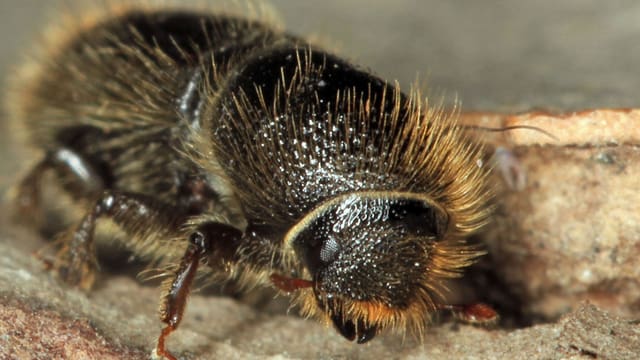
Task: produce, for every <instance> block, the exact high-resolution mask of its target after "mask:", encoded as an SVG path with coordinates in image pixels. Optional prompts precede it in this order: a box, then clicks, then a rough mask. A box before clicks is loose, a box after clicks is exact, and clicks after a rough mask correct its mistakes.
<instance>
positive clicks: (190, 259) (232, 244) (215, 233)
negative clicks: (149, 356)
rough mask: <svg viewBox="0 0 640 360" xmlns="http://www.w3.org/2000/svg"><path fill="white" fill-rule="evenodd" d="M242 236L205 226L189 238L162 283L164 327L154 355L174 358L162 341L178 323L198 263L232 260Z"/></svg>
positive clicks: (220, 227) (228, 228)
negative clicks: (166, 278) (167, 276)
mask: <svg viewBox="0 0 640 360" xmlns="http://www.w3.org/2000/svg"><path fill="white" fill-rule="evenodd" d="M241 237H242V233H241V232H240V231H239V230H237V229H235V228H233V227H231V226H228V225H224V224H220V223H205V224H203V225H200V226H199V227H198V229H197V230H196V231H195V232H193V233H192V234H191V236H190V237H189V245H188V246H187V250H186V251H185V253H184V255H183V257H182V260H181V261H180V264H179V266H178V268H177V270H176V272H175V274H174V276H173V277H172V278H169V279H168V281H167V282H166V283H165V286H164V288H165V289H166V290H165V291H166V293H165V294H164V295H163V299H162V303H161V305H160V319H161V320H162V322H164V323H165V324H166V326H165V327H164V329H162V332H161V333H160V336H159V337H158V344H157V346H156V354H157V355H159V356H163V357H165V358H167V359H170V360H175V359H176V358H175V357H174V356H173V355H171V353H169V352H168V351H167V350H166V348H165V340H166V338H167V337H168V336H169V334H171V333H172V332H173V331H174V330H175V329H176V328H177V327H178V325H179V324H180V321H181V320H182V315H183V314H184V310H185V307H186V303H187V297H188V295H189V291H190V290H191V285H192V284H193V281H194V279H195V276H196V273H197V271H198V267H199V265H200V263H203V264H207V265H211V266H213V267H217V266H220V265H223V266H224V263H226V262H231V261H234V257H235V254H236V250H237V246H238V243H239V240H240V238H241Z"/></svg>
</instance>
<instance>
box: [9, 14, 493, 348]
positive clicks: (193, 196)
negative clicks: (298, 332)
mask: <svg viewBox="0 0 640 360" xmlns="http://www.w3.org/2000/svg"><path fill="white" fill-rule="evenodd" d="M48 55H49V57H48V58H47V59H46V60H45V59H39V61H38V62H36V63H33V64H31V65H30V66H25V67H24V68H23V71H22V73H21V74H20V75H18V76H17V77H16V81H14V86H13V88H14V89H13V90H14V91H13V92H12V94H14V95H12V96H10V97H9V98H8V99H9V105H10V108H11V117H12V119H11V121H12V122H13V123H14V124H15V125H18V126H23V127H24V128H25V132H26V134H27V135H28V137H29V140H30V141H31V142H32V143H33V144H35V145H36V147H37V148H39V149H40V150H41V151H42V152H43V154H44V155H43V160H42V161H41V162H40V163H39V164H38V165H36V167H35V168H34V169H33V170H32V172H31V173H30V174H29V175H27V176H26V177H25V179H24V180H23V182H22V183H21V184H20V186H19V190H18V199H19V200H20V204H22V207H23V210H25V209H26V210H32V209H34V208H37V207H38V206H40V201H39V198H40V195H39V188H40V187H42V186H47V184H42V183H41V182H40V181H39V179H40V178H41V175H42V174H43V173H44V172H49V171H50V172H52V173H53V174H54V178H55V179H56V184H58V186H60V187H62V188H63V189H64V191H66V193H68V194H70V195H71V196H72V197H73V198H74V199H75V200H76V202H78V203H81V204H84V206H87V210H86V213H85V214H84V216H83V217H82V218H81V219H79V222H78V225H77V226H76V227H75V228H73V230H72V231H71V232H70V233H69V234H70V235H67V236H66V238H64V241H63V243H64V245H63V246H62V248H61V250H60V252H59V253H58V256H57V260H56V261H55V268H56V270H57V272H58V273H59V274H60V275H61V276H62V277H63V279H64V280H66V281H67V282H69V283H72V284H76V285H80V286H85V287H89V286H90V285H91V282H92V280H93V277H92V274H93V271H94V268H95V254H94V253H93V252H94V251H95V250H93V248H94V247H93V232H94V231H95V226H96V221H97V219H99V218H102V217H105V218H109V219H111V220H112V221H113V222H114V223H115V224H116V225H117V226H119V227H120V228H121V229H122V230H123V231H124V233H125V236H124V238H123V239H122V240H121V241H122V242H124V243H125V244H126V245H127V246H128V247H129V248H130V249H131V250H132V251H134V252H135V253H136V254H138V255H140V256H141V257H145V258H148V259H149V260H152V261H154V262H159V263H160V264H161V266H163V268H164V269H166V273H167V276H168V279H167V281H166V282H165V284H166V286H165V288H164V294H163V300H162V306H161V317H162V320H163V321H164V322H165V323H166V325H167V327H166V328H165V330H164V331H163V333H162V335H161V337H160V339H159V344H158V349H157V351H158V353H159V354H161V355H165V356H167V357H171V355H170V354H169V353H168V352H166V351H165V350H164V338H165V337H166V336H167V335H168V334H169V333H170V332H171V331H173V330H174V329H175V328H176V327H177V326H178V324H179V322H180V319H181V316H182V312H183V310H184V306H185V303H186V297H187V294H188V292H189V288H190V287H191V284H192V282H193V279H194V278H195V276H196V274H197V273H204V274H206V275H208V276H217V277H218V278H219V279H222V280H223V279H225V278H232V277H235V278H239V279H240V280H241V281H242V282H244V283H247V284H248V283H262V284H268V283H269V282H272V283H273V284H274V285H276V286H277V287H279V288H280V289H283V290H287V291H292V292H295V294H294V300H295V301H296V302H297V303H299V304H300V305H301V306H302V310H303V312H304V313H305V314H307V315H313V316H317V317H319V318H321V319H324V320H326V321H328V322H331V323H333V324H334V325H335V326H336V328H337V329H338V331H339V332H340V333H341V334H342V335H344V336H345V337H346V338H348V339H357V340H358V342H366V341H368V340H370V339H371V338H372V337H373V336H375V335H376V334H377V333H378V332H379V331H381V330H382V329H384V328H387V327H396V328H406V327H410V328H412V329H414V330H416V331H418V332H420V331H421V329H422V326H423V325H424V323H425V322H426V321H427V320H428V318H429V315H430V314H431V313H432V312H433V311H434V310H436V309H437V307H438V301H439V300H438V299H439V296H440V292H441V291H442V285H441V282H442V281H443V280H444V279H446V278H451V277H456V276H459V274H460V270H461V269H462V268H464V267H466V266H468V265H470V264H471V263H472V262H473V261H474V259H475V258H477V257H478V256H479V255H481V254H482V252H481V251H478V250H477V249H476V248H475V247H472V246H468V245H466V244H465V242H464V238H465V236H467V235H468V234H470V233H471V232H473V231H475V230H476V229H478V228H480V227H481V226H482V225H483V224H484V223H486V221H487V217H488V214H489V210H488V209H489V207H488V205H487V202H488V198H489V192H488V190H487V186H486V176H487V170H486V168H484V167H482V166H479V165H478V161H477V160H478V158H479V156H480V150H479V146H478V145H476V144H475V143H474V142H472V141H471V140H470V139H468V138H467V137H466V136H465V135H464V132H463V129H461V128H460V127H459V126H457V125H456V123H455V121H454V119H453V118H452V117H451V116H447V115H446V114H444V113H442V112H440V111H438V110H434V109H431V108H428V106H427V104H426V102H425V101H423V100H422V99H421V98H420V96H419V94H418V93H417V92H412V93H410V94H405V93H402V92H401V91H400V90H399V88H398V86H397V85H390V84H388V83H387V82H385V81H383V80H381V79H379V78H378V77H376V76H374V75H372V74H370V73H369V72H366V71H364V70H361V69H359V68H357V67H355V66H353V65H351V64H350V63H348V62H346V61H345V60H342V59H340V58H339V57H337V56H335V55H333V54H331V53H329V52H326V51H324V50H322V49H321V48H318V47H316V46H313V45H311V44H309V43H307V42H306V41H304V40H303V39H301V38H298V37H296V36H293V35H290V34H288V33H286V32H283V31H282V30H280V29H278V28H277V27H274V26H272V25H268V24H266V23H262V22H260V21H259V20H254V19H247V18H242V17H235V16H232V15H228V14H218V13H207V12H204V11H190V10H175V9H154V10H151V9H143V8H141V9H136V8H131V9H125V10H122V9H121V10H119V12H113V13H110V14H109V15H108V16H105V17H103V18H101V19H100V20H96V21H94V22H93V23H91V25H90V26H85V27H83V28H82V30H81V31H77V32H76V33H73V34H70V35H68V36H67V37H66V38H65V41H60V42H59V44H56V46H51V50H50V51H49V54H48ZM34 64H35V65H34Z"/></svg>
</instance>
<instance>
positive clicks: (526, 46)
mask: <svg viewBox="0 0 640 360" xmlns="http://www.w3.org/2000/svg"><path fill="white" fill-rule="evenodd" d="M64 1H65V2H67V3H70V2H73V0H64ZM96 1H98V0H96ZM100 1H102V0H100ZM210 1H211V2H212V3H215V0H210ZM255 2H259V1H255ZM270 3H271V4H272V6H273V7H274V8H275V10H276V12H277V13H279V14H280V17H281V18H282V21H283V22H284V23H285V25H286V27H287V28H288V29H290V31H292V32H294V33H296V34H300V35H318V36H320V37H321V38H322V39H325V40H330V43H331V44H333V45H335V46H334V48H335V49H336V50H337V51H338V52H339V53H341V54H343V55H344V56H346V57H347V58H349V59H352V60H353V61H354V62H356V63H359V64H361V65H362V66H364V67H366V68H369V69H371V70H372V71H373V72H375V73H377V74H378V75H380V76H381V77H383V78H385V79H388V80H394V79H397V80H399V81H400V84H401V86H402V87H403V88H408V87H409V86H410V85H411V83H412V82H413V81H415V80H416V78H417V77H418V76H419V78H420V80H421V81H423V82H426V85H427V87H428V88H429V90H430V92H431V93H433V94H436V95H439V96H440V95H443V96H445V98H446V99H447V100H448V101H449V102H451V101H453V100H454V99H456V98H457V99H459V100H460V101H461V103H462V107H463V110H464V111H472V110H480V111H500V112H518V111H524V110H530V109H546V110H568V111H571V110H577V109H585V108H598V107H636V106H638V104H639V103H640V100H639V99H638V97H639V94H640V76H638V69H639V65H638V64H639V63H640V2H638V1H635V0H626V1H614V2H603V1H599V0H565V1H555V0H541V1H536V2H533V1H530V2H529V1H498V0H495V1H475V0H461V1H455V2H454V1H445V0H441V1H438V0H395V1H393V2H391V1H386V0H324V1H322V2H319V1H298V0H272V1H270ZM53 4H54V1H45V0H0V83H2V84H4V82H5V78H6V75H7V74H10V73H11V71H12V70H11V66H14V65H15V64H19V62H20V59H21V56H22V55H23V54H24V53H25V52H26V51H27V50H29V49H30V45H31V43H32V41H33V39H34V38H35V37H36V36H37V35H38V33H39V32H40V31H42V28H43V27H44V25H45V24H46V22H47V21H48V19H49V17H48V16H47V14H49V13H50V10H51V7H52V6H53ZM7 136H9V137H11V134H6V131H2V132H1V133H0V144H1V145H0V154H2V155H1V156H2V160H3V161H2V162H1V163H2V164H1V165H0V166H1V167H0V176H1V177H0V187H3V184H4V183H5V180H6V174H8V173H9V174H11V173H13V171H14V170H15V169H16V164H15V159H16V158H17V157H16V153H15V152H14V151H13V148H12V147H11V146H10V145H8V142H9V139H7V138H6V137H7Z"/></svg>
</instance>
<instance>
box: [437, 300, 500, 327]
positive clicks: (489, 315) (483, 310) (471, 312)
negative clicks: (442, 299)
mask: <svg viewBox="0 0 640 360" xmlns="http://www.w3.org/2000/svg"><path fill="white" fill-rule="evenodd" d="M438 309H439V310H448V311H451V313H452V314H453V315H454V316H455V317H456V318H458V319H460V320H461V321H464V322H466V323H470V324H479V325H489V324H492V323H495V322H496V321H497V320H498V318H499V317H500V316H499V315H498V313H497V312H496V311H495V310H494V309H493V308H492V307H491V306H489V305H487V304H484V303H473V304H467V305H442V304H441V305H438Z"/></svg>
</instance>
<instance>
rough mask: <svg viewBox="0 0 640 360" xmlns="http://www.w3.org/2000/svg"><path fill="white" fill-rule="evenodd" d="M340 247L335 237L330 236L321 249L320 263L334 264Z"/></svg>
mask: <svg viewBox="0 0 640 360" xmlns="http://www.w3.org/2000/svg"><path fill="white" fill-rule="evenodd" d="M339 250H340V245H339V244H338V241H337V240H336V238H335V236H334V235H329V236H328V237H327V240H326V241H324V242H323V243H322V246H321V247H320V261H322V262H324V263H329V262H332V261H333V260H335V259H336V257H337V256H338V251H339Z"/></svg>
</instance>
